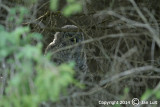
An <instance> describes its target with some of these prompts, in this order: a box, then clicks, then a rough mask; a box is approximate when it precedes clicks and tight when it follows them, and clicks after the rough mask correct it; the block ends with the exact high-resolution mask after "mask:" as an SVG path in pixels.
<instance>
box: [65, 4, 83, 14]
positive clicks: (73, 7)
mask: <svg viewBox="0 0 160 107" xmlns="http://www.w3.org/2000/svg"><path fill="white" fill-rule="evenodd" d="M81 11H82V6H81V4H80V3H78V2H77V3H74V4H70V5H68V6H66V7H65V8H64V9H63V11H62V12H63V14H64V15H65V16H70V15H72V14H75V13H78V12H81Z"/></svg>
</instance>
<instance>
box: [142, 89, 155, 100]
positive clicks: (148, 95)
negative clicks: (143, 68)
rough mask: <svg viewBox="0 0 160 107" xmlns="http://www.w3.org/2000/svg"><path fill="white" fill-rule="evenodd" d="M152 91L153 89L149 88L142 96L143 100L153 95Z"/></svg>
mask: <svg viewBox="0 0 160 107" xmlns="http://www.w3.org/2000/svg"><path fill="white" fill-rule="evenodd" d="M152 93H153V91H152V90H150V89H147V90H146V92H145V93H144V94H143V95H142V96H141V100H147V99H148V98H149V97H150V96H151V95H152Z"/></svg>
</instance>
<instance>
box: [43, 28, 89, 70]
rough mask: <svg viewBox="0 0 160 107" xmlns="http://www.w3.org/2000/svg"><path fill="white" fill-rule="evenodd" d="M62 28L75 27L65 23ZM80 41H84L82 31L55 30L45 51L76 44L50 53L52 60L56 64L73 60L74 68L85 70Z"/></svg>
mask: <svg viewBox="0 0 160 107" xmlns="http://www.w3.org/2000/svg"><path fill="white" fill-rule="evenodd" d="M62 28H63V29H71V30H72V29H77V27H76V26H74V25H66V26H64V27H62ZM82 41H84V35H83V33H82V32H56V34H55V35H54V40H53V42H51V43H50V44H49V45H48V46H47V48H46V50H45V53H47V52H49V51H50V52H56V51H57V50H58V49H61V48H64V47H67V46H73V45H74V44H78V45H77V46H74V47H72V48H69V49H65V50H61V51H58V52H56V53H54V54H52V61H53V62H55V63H56V64H57V65H59V64H61V63H64V62H69V61H75V63H76V66H75V70H76V71H82V72H85V71H87V69H88V67H87V64H86V54H85V52H84V45H83V44H81V42H82Z"/></svg>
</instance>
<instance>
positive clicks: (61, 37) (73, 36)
mask: <svg viewBox="0 0 160 107" xmlns="http://www.w3.org/2000/svg"><path fill="white" fill-rule="evenodd" d="M62 28H63V29H68V30H69V29H71V30H73V29H77V26H74V25H66V26H64V27H62ZM54 41H55V42H59V44H62V45H63V46H68V45H73V44H76V43H80V42H82V41H84V35H83V33H82V32H57V33H56V34H55V39H54Z"/></svg>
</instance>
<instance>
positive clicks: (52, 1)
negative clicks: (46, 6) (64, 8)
mask: <svg viewBox="0 0 160 107" xmlns="http://www.w3.org/2000/svg"><path fill="white" fill-rule="evenodd" d="M57 8H58V0H50V9H51V10H52V11H56V10H57Z"/></svg>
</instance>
